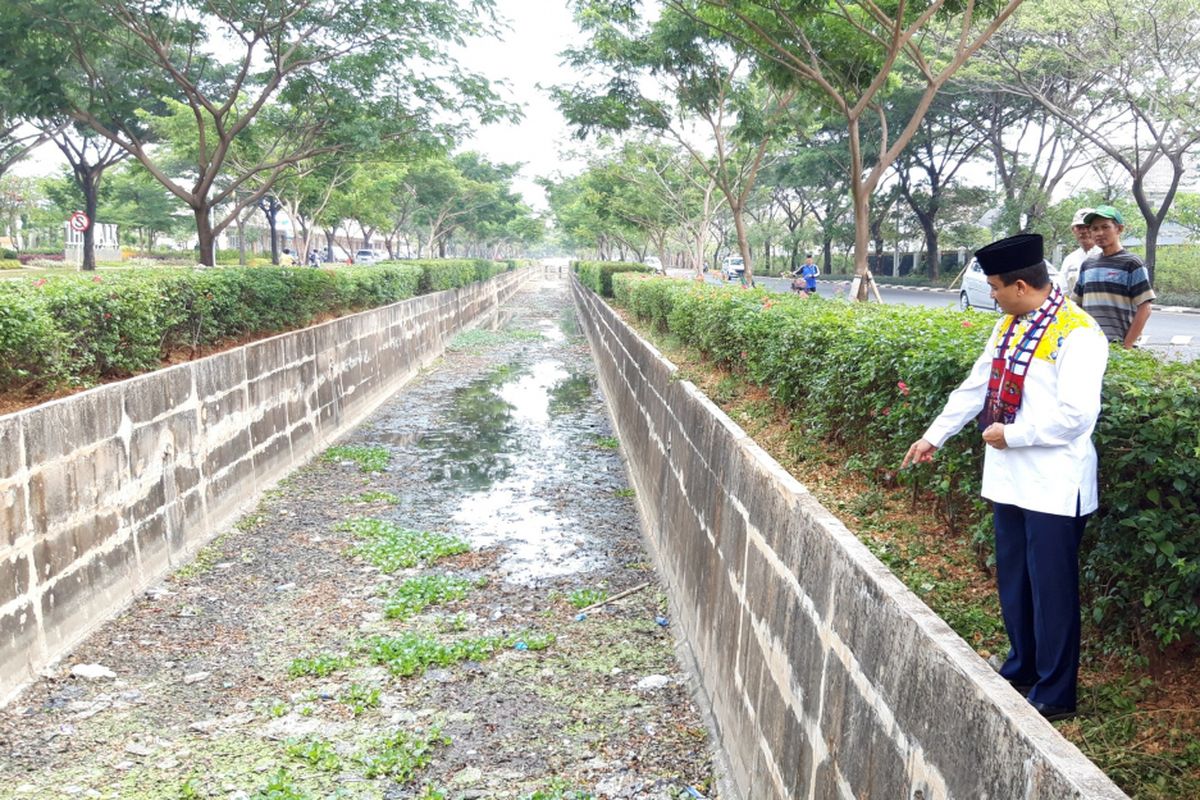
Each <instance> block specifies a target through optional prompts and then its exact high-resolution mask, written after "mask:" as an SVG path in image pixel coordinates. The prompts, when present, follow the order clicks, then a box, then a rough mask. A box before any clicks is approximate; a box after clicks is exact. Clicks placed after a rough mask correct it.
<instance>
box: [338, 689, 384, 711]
mask: <svg viewBox="0 0 1200 800" xmlns="http://www.w3.org/2000/svg"><path fill="white" fill-rule="evenodd" d="M338 702H339V703H341V704H342V705H344V706H346V707H347V708H349V709H350V713H351V714H353V715H354V716H356V717H358V716H362V715H363V714H365V713H366V712H367V711H368V710H369V709H372V708H379V689H377V688H375V687H374V686H364V685H363V684H361V683H352V684H350V686H349V687H347V688H346V691H345V692H343V693H342V695H341V697H339V698H338Z"/></svg>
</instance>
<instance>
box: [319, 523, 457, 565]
mask: <svg viewBox="0 0 1200 800" xmlns="http://www.w3.org/2000/svg"><path fill="white" fill-rule="evenodd" d="M337 529H338V530H341V531H348V532H350V533H351V534H353V535H354V536H355V537H357V538H359V539H361V540H362V542H361V543H360V544H358V545H355V546H354V547H353V548H351V550H350V554H351V555H356V556H359V557H361V558H362V559H364V560H365V561H367V562H368V563H370V564H372V565H374V566H376V567H378V568H379V570H380V571H381V572H384V573H389V574H390V573H392V572H396V571H397V570H401V569H408V568H410V567H415V566H417V565H418V564H432V563H433V562H435V561H437V560H438V559H440V558H445V557H446V556H452V555H457V554H459V553H466V552H468V551H469V550H470V549H471V547H470V545H469V544H467V542H466V541H465V540H463V539H460V538H458V537H457V536H449V535H446V534H443V533H433V532H430V531H414V530H410V529H408V528H402V527H400V526H399V525H396V524H395V523H392V522H388V521H386V520H381V519H373V518H370V517H357V518H355V519H350V520H346V521H345V522H343V523H341V524H339V525H338V526H337Z"/></svg>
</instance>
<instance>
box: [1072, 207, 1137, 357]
mask: <svg viewBox="0 0 1200 800" xmlns="http://www.w3.org/2000/svg"><path fill="white" fill-rule="evenodd" d="M1084 222H1086V223H1087V225H1088V227H1089V228H1091V231H1092V240H1093V241H1094V242H1095V244H1096V246H1097V247H1099V248H1100V255H1099V256H1096V257H1095V258H1089V259H1088V260H1087V261H1085V262H1083V266H1082V267H1080V271H1079V280H1078V281H1076V282H1075V292H1074V298H1075V302H1076V303H1078V304H1079V305H1080V307H1082V308H1083V310H1084V311H1086V312H1087V313H1089V314H1091V315H1092V317H1093V318H1094V319H1095V320H1096V322H1098V323H1100V327H1101V328H1102V329H1103V330H1104V335H1105V336H1107V337H1108V339H1109V341H1112V342H1120V343H1121V344H1122V345H1124V346H1125V349H1127V350H1128V349H1129V348H1131V347H1133V346H1134V344H1135V343H1136V342H1137V340H1138V337H1139V336H1141V335H1142V330H1143V329H1144V328H1145V327H1146V320H1148V319H1150V302H1151V301H1152V300H1153V299H1154V298H1155V294H1154V290H1153V289H1151V288H1150V273H1149V272H1147V271H1146V265H1145V264H1143V263H1142V260H1141V259H1140V258H1138V257H1137V256H1135V255H1134V254H1133V253H1131V252H1129V251H1128V250H1126V249H1125V248H1124V247H1122V246H1121V232H1122V231H1124V230H1125V219H1124V217H1122V216H1121V212H1120V211H1118V210H1117V209H1115V208H1113V207H1112V206H1098V207H1097V208H1096V209H1095V210H1094V211H1092V213H1090V214H1088V215H1087V216H1086V217H1084Z"/></svg>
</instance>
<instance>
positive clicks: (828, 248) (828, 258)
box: [821, 236, 833, 275]
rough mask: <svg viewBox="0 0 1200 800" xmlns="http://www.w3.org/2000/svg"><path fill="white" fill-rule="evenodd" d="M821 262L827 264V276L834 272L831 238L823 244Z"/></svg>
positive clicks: (828, 237)
mask: <svg viewBox="0 0 1200 800" xmlns="http://www.w3.org/2000/svg"><path fill="white" fill-rule="evenodd" d="M821 260H822V261H824V262H825V274H826V275H828V274H829V273H830V272H833V238H832V237H830V236H826V237H825V239H824V241H822V242H821Z"/></svg>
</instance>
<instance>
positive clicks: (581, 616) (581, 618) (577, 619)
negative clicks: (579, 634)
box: [575, 611, 587, 622]
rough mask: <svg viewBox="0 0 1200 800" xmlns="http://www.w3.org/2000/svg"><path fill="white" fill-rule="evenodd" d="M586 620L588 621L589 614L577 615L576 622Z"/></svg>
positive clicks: (580, 613)
mask: <svg viewBox="0 0 1200 800" xmlns="http://www.w3.org/2000/svg"><path fill="white" fill-rule="evenodd" d="M585 619H587V614H584V613H583V612H582V611H580V612H579V613H578V614H576V615H575V621H576V622H583V621H584V620H585Z"/></svg>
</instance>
